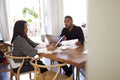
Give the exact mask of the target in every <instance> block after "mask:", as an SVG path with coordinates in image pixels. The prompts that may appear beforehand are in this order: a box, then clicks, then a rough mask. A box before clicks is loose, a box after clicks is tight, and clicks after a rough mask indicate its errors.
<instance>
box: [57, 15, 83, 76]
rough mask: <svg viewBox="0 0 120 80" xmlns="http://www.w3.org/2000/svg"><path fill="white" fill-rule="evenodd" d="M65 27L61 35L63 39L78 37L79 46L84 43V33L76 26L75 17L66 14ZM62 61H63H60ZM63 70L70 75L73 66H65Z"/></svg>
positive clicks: (77, 43)
mask: <svg viewBox="0 0 120 80" xmlns="http://www.w3.org/2000/svg"><path fill="white" fill-rule="evenodd" d="M64 24H65V27H64V28H63V30H62V32H61V34H60V37H63V39H62V40H71V39H78V42H76V45H77V46H80V45H84V34H83V31H82V29H81V27H79V26H75V25H74V24H73V19H72V17H71V16H65V18H64ZM59 63H62V62H59ZM62 68H63V70H64V71H65V75H67V76H70V75H71V74H72V73H73V70H72V66H71V65H70V67H68V66H63V67H62Z"/></svg>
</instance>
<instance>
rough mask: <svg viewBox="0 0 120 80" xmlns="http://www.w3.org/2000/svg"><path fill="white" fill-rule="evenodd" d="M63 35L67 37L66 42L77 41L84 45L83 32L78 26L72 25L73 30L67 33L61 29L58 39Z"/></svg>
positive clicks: (64, 29)
mask: <svg viewBox="0 0 120 80" xmlns="http://www.w3.org/2000/svg"><path fill="white" fill-rule="evenodd" d="M64 35H65V36H66V37H67V40H71V39H78V40H79V41H80V42H81V44H82V45H83V43H84V35H83V31H82V29H81V27H79V26H75V25H73V29H72V30H71V31H68V29H67V28H63V30H62V33H61V35H60V37H62V36H64Z"/></svg>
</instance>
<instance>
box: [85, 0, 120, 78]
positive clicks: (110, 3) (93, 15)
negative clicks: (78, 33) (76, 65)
mask: <svg viewBox="0 0 120 80" xmlns="http://www.w3.org/2000/svg"><path fill="white" fill-rule="evenodd" d="M119 34H120V0H88V42H89V48H90V50H89V57H88V64H87V75H88V76H87V77H88V80H120V36H119Z"/></svg>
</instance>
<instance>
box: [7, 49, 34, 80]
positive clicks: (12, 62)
mask: <svg viewBox="0 0 120 80" xmlns="http://www.w3.org/2000/svg"><path fill="white" fill-rule="evenodd" d="M5 57H6V58H7V59H8V61H9V63H10V80H13V76H15V78H16V80H20V75H22V74H29V77H30V80H32V79H31V73H32V72H33V70H32V71H28V72H22V73H20V70H21V68H22V66H23V63H24V61H25V59H31V58H32V57H28V56H27V57H15V56H12V51H7V52H5ZM13 59H20V60H22V62H21V63H14V61H13ZM13 65H19V66H18V70H17V72H14V71H13V69H12V66H13Z"/></svg>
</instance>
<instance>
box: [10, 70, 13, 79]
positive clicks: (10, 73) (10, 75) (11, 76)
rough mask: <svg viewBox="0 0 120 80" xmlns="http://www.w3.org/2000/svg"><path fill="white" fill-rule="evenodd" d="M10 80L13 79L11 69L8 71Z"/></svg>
mask: <svg viewBox="0 0 120 80" xmlns="http://www.w3.org/2000/svg"><path fill="white" fill-rule="evenodd" d="M10 80H13V74H12V72H11V71H10Z"/></svg>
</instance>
